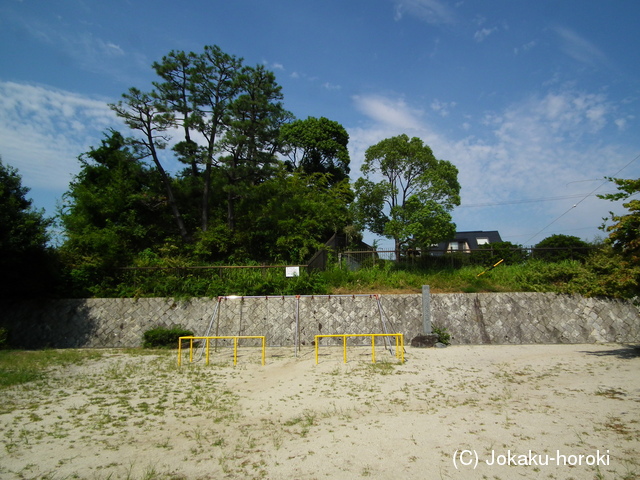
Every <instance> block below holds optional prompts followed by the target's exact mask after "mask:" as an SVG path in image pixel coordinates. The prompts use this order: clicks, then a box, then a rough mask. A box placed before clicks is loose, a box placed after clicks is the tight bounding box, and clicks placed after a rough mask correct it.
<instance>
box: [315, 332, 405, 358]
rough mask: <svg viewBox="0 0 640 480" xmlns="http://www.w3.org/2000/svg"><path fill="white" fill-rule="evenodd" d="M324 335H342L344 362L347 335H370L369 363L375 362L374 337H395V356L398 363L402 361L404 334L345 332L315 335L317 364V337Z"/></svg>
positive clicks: (318, 343)
mask: <svg viewBox="0 0 640 480" xmlns="http://www.w3.org/2000/svg"><path fill="white" fill-rule="evenodd" d="M324 337H342V356H343V358H344V363H347V337H371V363H376V337H395V339H396V358H398V359H399V360H400V363H404V335H403V334H402V333H347V334H336V335H316V336H315V339H316V341H315V344H316V365H317V364H318V346H319V345H320V342H319V339H320V338H324Z"/></svg>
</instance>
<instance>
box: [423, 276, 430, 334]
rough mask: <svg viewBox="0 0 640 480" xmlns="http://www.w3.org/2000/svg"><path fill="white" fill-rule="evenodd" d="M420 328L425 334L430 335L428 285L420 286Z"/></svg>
mask: <svg viewBox="0 0 640 480" xmlns="http://www.w3.org/2000/svg"><path fill="white" fill-rule="evenodd" d="M422 328H423V330H424V334H425V335H431V334H432V333H433V330H432V328H431V289H430V288H429V285H423V286H422Z"/></svg>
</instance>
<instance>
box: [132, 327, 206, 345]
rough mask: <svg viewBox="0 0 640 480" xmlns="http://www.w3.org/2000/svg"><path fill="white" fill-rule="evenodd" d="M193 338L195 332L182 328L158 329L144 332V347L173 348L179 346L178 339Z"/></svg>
mask: <svg viewBox="0 0 640 480" xmlns="http://www.w3.org/2000/svg"><path fill="white" fill-rule="evenodd" d="M189 336H193V332H192V331H190V330H186V329H184V328H182V327H173V328H166V327H156V328H152V329H151V330H147V331H146V332H144V340H143V342H142V346H143V347H144V348H173V347H176V346H177V345H178V338H180V337H189Z"/></svg>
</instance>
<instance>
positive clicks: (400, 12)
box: [393, 0, 455, 25]
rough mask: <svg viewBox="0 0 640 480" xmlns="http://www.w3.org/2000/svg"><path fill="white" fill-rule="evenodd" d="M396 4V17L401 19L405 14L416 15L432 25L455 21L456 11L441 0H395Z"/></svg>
mask: <svg viewBox="0 0 640 480" xmlns="http://www.w3.org/2000/svg"><path fill="white" fill-rule="evenodd" d="M393 1H394V3H395V4H396V9H395V19H396V20H401V19H402V18H403V17H404V15H405V14H408V15H411V16H413V17H416V18H418V19H420V20H422V21H425V22H427V23H430V24H432V25H440V24H451V23H454V22H455V13H454V12H453V10H451V8H449V6H448V5H447V4H446V3H444V2H442V1H440V0H393Z"/></svg>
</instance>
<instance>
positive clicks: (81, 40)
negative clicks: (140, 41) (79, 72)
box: [15, 18, 151, 83]
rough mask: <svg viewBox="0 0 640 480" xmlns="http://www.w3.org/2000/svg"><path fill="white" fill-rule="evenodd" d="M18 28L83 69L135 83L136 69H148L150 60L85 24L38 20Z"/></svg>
mask: <svg viewBox="0 0 640 480" xmlns="http://www.w3.org/2000/svg"><path fill="white" fill-rule="evenodd" d="M15 22H16V26H17V27H18V28H21V29H22V30H23V31H24V32H25V33H26V34H27V35H29V36H30V37H32V38H33V39H35V40H37V41H38V42H40V43H43V44H46V45H47V47H48V48H51V49H53V50H55V51H56V52H58V53H59V54H60V55H63V56H64V57H66V58H68V59H69V60H70V61H72V62H74V63H75V64H76V65H77V66H78V67H80V68H81V69H83V70H85V71H87V72H91V73H98V74H103V75H107V76H109V77H111V78H116V79H118V80H122V81H126V82H127V83H132V82H133V79H134V77H135V74H134V73H132V72H131V70H132V68H134V69H136V70H138V69H139V70H141V71H144V70H147V69H148V68H149V65H150V63H151V61H150V60H149V59H148V58H146V57H145V56H144V55H141V54H140V53H138V52H128V51H126V49H125V48H124V47H123V46H122V45H121V44H119V43H118V42H115V41H113V40H110V39H108V38H102V37H100V34H99V33H97V31H96V30H89V29H87V26H86V25H83V24H79V25H69V24H66V23H64V22H57V23H56V22H45V21H42V20H39V19H36V18H28V19H25V18H23V19H20V20H15Z"/></svg>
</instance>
